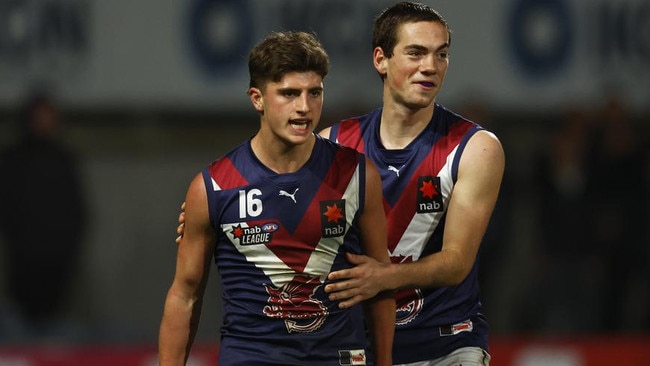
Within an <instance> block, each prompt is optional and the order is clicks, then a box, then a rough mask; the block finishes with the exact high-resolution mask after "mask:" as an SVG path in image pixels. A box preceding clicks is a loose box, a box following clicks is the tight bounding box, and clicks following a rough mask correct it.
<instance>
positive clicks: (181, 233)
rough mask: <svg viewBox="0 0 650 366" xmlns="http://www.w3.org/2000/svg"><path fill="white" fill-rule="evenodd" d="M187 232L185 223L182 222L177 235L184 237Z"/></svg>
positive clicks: (177, 227) (177, 229)
mask: <svg viewBox="0 0 650 366" xmlns="http://www.w3.org/2000/svg"><path fill="white" fill-rule="evenodd" d="M184 231H185V223H184V222H181V223H180V224H178V226H176V234H178V235H180V236H183V232H184Z"/></svg>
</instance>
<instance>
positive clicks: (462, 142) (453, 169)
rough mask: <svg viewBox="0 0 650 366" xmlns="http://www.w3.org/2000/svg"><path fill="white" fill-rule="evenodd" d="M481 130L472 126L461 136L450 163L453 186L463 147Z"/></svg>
mask: <svg viewBox="0 0 650 366" xmlns="http://www.w3.org/2000/svg"><path fill="white" fill-rule="evenodd" d="M482 129H483V128H482V127H479V126H478V125H477V126H474V127H473V128H472V129H470V130H469V131H467V133H466V134H465V136H463V138H462V139H461V140H460V143H459V144H458V146H457V147H456V155H455V156H454V161H453V162H452V165H451V177H452V180H453V182H454V184H456V180H457V179H458V166H459V165H460V157H461V156H462V155H463V151H465V146H467V142H468V141H469V139H470V138H471V137H472V136H474V134H475V133H477V132H478V131H481V130H482Z"/></svg>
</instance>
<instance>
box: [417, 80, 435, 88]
mask: <svg viewBox="0 0 650 366" xmlns="http://www.w3.org/2000/svg"><path fill="white" fill-rule="evenodd" d="M418 84H420V85H422V86H424V87H426V88H433V87H435V86H436V84H434V83H430V82H427V81H420V82H418Z"/></svg>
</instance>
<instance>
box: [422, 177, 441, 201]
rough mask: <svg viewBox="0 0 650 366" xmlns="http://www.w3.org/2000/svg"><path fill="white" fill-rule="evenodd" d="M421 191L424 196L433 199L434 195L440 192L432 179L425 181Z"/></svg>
mask: <svg viewBox="0 0 650 366" xmlns="http://www.w3.org/2000/svg"><path fill="white" fill-rule="evenodd" d="M420 192H422V197H428V198H430V199H433V197H435V196H437V195H438V194H439V192H438V190H437V189H436V186H435V185H434V184H433V182H432V181H423V182H422V187H420Z"/></svg>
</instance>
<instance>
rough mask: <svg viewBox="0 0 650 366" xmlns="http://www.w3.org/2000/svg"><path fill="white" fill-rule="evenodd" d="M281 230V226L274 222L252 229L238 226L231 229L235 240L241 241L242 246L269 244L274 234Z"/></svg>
mask: <svg viewBox="0 0 650 366" xmlns="http://www.w3.org/2000/svg"><path fill="white" fill-rule="evenodd" d="M279 228H280V226H279V225H278V224H276V223H274V222H269V223H266V224H263V225H254V226H250V227H245V226H242V225H241V224H237V225H236V226H235V225H233V226H231V227H230V234H231V235H232V238H233V239H239V244H241V245H257V244H267V243H270V242H271V240H272V239H273V233H274V232H275V231H277V230H278V229H279Z"/></svg>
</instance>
